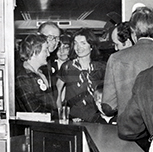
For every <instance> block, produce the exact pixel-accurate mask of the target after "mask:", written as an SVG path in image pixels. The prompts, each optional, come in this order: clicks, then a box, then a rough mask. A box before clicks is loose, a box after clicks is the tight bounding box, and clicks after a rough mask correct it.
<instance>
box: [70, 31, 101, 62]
mask: <svg viewBox="0 0 153 152" xmlns="http://www.w3.org/2000/svg"><path fill="white" fill-rule="evenodd" d="M78 35H80V36H85V38H86V40H87V42H88V43H89V44H90V46H91V48H92V51H91V55H90V58H91V61H93V60H96V59H97V57H98V56H99V55H100V52H99V49H98V47H99V40H98V38H97V37H96V35H95V34H94V33H93V31H92V30H90V29H87V28H81V29H79V30H78V31H76V33H74V35H73V38H72V51H71V53H70V59H74V58H76V57H77V54H76V53H75V50H74V39H75V37H76V36H78Z"/></svg>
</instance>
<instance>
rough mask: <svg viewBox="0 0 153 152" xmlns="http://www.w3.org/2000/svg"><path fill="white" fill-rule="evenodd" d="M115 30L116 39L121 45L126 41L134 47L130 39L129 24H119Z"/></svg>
mask: <svg viewBox="0 0 153 152" xmlns="http://www.w3.org/2000/svg"><path fill="white" fill-rule="evenodd" d="M115 28H117V36H118V37H117V38H118V40H119V41H120V42H121V43H125V42H126V41H127V40H128V39H129V40H130V41H131V43H132V45H134V41H133V39H132V37H131V33H132V31H131V27H130V24H129V22H121V23H119V24H118V25H117V26H116V27H115Z"/></svg>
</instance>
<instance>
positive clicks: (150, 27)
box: [130, 7, 153, 38]
mask: <svg viewBox="0 0 153 152" xmlns="http://www.w3.org/2000/svg"><path fill="white" fill-rule="evenodd" d="M130 26H131V27H132V29H133V30H134V32H135V33H136V36H137V38H140V37H151V38H153V9H152V8H148V7H138V8H137V9H136V10H135V11H134V12H133V13H132V15H131V18H130Z"/></svg>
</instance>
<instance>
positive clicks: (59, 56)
mask: <svg viewBox="0 0 153 152" xmlns="http://www.w3.org/2000/svg"><path fill="white" fill-rule="evenodd" d="M71 39H72V37H71V35H70V34H68V33H66V32H64V33H63V34H61V35H60V43H59V45H58V48H57V49H56V51H55V59H54V60H53V62H52V63H51V68H52V88H53V90H54V92H55V91H57V88H56V82H57V73H58V71H59V70H60V68H61V65H62V64H63V63H64V62H66V61H68V60H69V53H70V51H71V41H72V40H71ZM55 96H57V94H56V95H55ZM64 99H65V86H63V89H62V102H63V101H64Z"/></svg>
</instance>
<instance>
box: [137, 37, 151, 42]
mask: <svg viewBox="0 0 153 152" xmlns="http://www.w3.org/2000/svg"><path fill="white" fill-rule="evenodd" d="M141 39H146V40H151V41H153V38H151V37H140V38H139V39H138V40H141Z"/></svg>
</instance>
